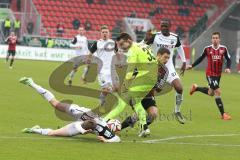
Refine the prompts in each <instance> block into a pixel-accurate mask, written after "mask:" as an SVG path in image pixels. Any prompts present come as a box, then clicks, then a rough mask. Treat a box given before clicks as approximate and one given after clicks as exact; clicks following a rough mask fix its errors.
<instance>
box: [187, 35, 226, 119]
mask: <svg viewBox="0 0 240 160" xmlns="http://www.w3.org/2000/svg"><path fill="white" fill-rule="evenodd" d="M205 57H207V60H208V65H207V68H206V78H207V81H208V85H209V87H199V86H198V85H197V84H193V85H192V87H191V90H190V95H192V94H193V93H194V92H196V91H199V92H201V93H204V94H207V95H209V96H215V101H216V104H217V106H218V109H219V111H220V113H221V118H222V119H223V120H230V119H231V116H230V115H228V114H227V113H225V111H224V107H223V103H222V99H221V91H220V88H219V83H220V79H221V74H222V66H223V57H225V59H226V60H227V68H226V69H225V72H226V73H231V70H230V67H231V59H230V55H229V53H228V50H227V48H226V47H225V46H223V45H220V33H219V32H214V33H213V34H212V45H210V46H207V47H205V48H204V50H203V53H202V55H201V56H200V57H199V58H198V59H197V60H196V61H195V62H194V63H193V64H192V65H189V66H187V69H192V68H193V67H195V66H197V65H198V64H199V63H201V62H202V60H203V59H204V58H205Z"/></svg>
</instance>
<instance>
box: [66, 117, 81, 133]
mask: <svg viewBox="0 0 240 160" xmlns="http://www.w3.org/2000/svg"><path fill="white" fill-rule="evenodd" d="M82 124H83V121H76V122H73V123H70V124H68V125H66V131H67V134H68V135H69V136H75V135H77V134H81V133H82V132H81V131H82V130H81V129H80V128H81V125H82Z"/></svg>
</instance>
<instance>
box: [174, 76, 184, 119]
mask: <svg viewBox="0 0 240 160" xmlns="http://www.w3.org/2000/svg"><path fill="white" fill-rule="evenodd" d="M172 86H173V87H174V89H175V91H176V104H175V109H174V115H175V117H176V119H177V120H178V122H179V123H181V124H184V123H185V119H184V118H183V116H182V114H181V111H180V107H181V104H182V101H183V87H182V83H181V81H180V79H178V78H177V79H175V80H173V81H172Z"/></svg>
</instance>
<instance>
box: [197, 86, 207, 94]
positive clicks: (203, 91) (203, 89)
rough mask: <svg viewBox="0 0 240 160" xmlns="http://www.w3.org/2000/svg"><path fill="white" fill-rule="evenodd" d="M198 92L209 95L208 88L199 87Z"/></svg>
mask: <svg viewBox="0 0 240 160" xmlns="http://www.w3.org/2000/svg"><path fill="white" fill-rule="evenodd" d="M196 91H199V92H202V93H204V94H207V95H208V88H207V87H197V88H196Z"/></svg>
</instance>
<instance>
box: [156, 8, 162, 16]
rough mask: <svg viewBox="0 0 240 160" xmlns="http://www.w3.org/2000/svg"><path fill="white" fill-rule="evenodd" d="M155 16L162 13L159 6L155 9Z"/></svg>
mask: <svg viewBox="0 0 240 160" xmlns="http://www.w3.org/2000/svg"><path fill="white" fill-rule="evenodd" d="M155 12H156V14H160V13H162V8H161V7H160V6H158V7H157V8H156V11H155Z"/></svg>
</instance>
